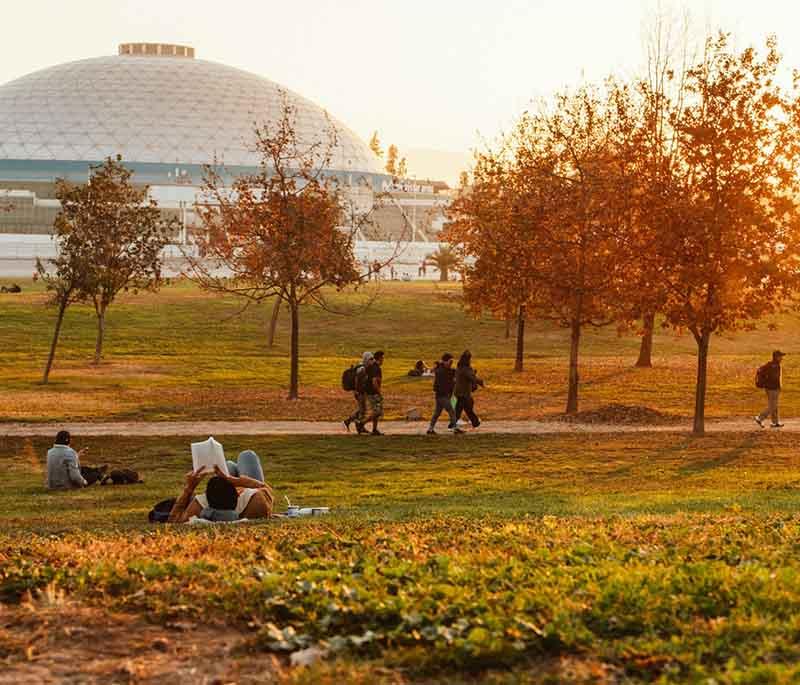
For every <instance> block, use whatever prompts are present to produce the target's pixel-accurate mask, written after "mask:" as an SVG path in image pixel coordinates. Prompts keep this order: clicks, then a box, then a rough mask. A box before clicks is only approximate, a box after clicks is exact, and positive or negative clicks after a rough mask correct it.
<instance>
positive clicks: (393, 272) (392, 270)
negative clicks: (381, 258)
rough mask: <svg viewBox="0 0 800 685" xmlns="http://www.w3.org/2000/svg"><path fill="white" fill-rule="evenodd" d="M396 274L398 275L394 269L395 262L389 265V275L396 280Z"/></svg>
mask: <svg viewBox="0 0 800 685" xmlns="http://www.w3.org/2000/svg"><path fill="white" fill-rule="evenodd" d="M396 276H397V275H396V273H395V270H394V264H392V265H391V266H390V267H389V277H390V278H391V279H392V280H393V281H394V280H396Z"/></svg>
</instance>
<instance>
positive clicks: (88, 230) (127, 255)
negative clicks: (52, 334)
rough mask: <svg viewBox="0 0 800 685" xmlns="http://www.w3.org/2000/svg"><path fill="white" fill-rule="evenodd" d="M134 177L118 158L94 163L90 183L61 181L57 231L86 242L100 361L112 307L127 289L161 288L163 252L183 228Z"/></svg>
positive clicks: (87, 287)
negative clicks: (134, 183)
mask: <svg viewBox="0 0 800 685" xmlns="http://www.w3.org/2000/svg"><path fill="white" fill-rule="evenodd" d="M132 175H133V172H131V171H130V170H128V169H126V168H125V167H124V166H123V164H122V158H121V157H119V156H118V157H117V158H116V159H112V158H108V159H107V160H106V161H105V162H104V163H103V164H101V165H98V166H93V167H91V169H90V177H89V181H88V183H85V184H80V185H73V184H71V183H68V182H66V181H64V180H59V181H58V182H57V183H56V197H57V198H58V200H59V201H60V202H61V210H60V211H59V213H58V215H57V216H56V220H55V232H56V235H60V236H67V235H68V236H70V243H69V244H70V245H71V244H73V242H72V241H73V240H74V241H75V243H79V244H80V245H81V246H82V247H81V248H80V249H81V252H82V254H83V255H84V256H83V257H82V259H81V265H82V267H83V268H84V269H85V273H84V274H83V277H82V279H81V284H80V296H81V298H82V299H87V300H90V301H91V302H92V303H93V304H94V309H95V314H96V315H97V339H96V343H95V354H94V363H95V364H99V363H100V361H101V359H102V355H103V340H104V336H105V324H106V312H107V310H108V308H109V306H110V305H111V304H112V303H113V302H114V300H115V299H116V297H117V295H118V294H119V293H120V292H121V291H123V290H129V289H134V290H157V289H158V287H159V284H160V281H161V251H162V250H163V248H164V246H165V245H166V244H167V243H168V242H169V240H170V237H171V235H172V234H173V233H174V232H175V231H176V230H177V228H178V222H177V219H165V218H163V217H162V216H161V212H160V211H159V209H158V204H157V203H156V201H155V200H153V199H151V198H149V197H148V196H149V188H148V187H147V186H145V187H141V188H137V187H136V186H134V185H133V183H132V182H131V178H132Z"/></svg>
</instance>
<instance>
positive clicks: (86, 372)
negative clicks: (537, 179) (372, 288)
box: [0, 282, 800, 421]
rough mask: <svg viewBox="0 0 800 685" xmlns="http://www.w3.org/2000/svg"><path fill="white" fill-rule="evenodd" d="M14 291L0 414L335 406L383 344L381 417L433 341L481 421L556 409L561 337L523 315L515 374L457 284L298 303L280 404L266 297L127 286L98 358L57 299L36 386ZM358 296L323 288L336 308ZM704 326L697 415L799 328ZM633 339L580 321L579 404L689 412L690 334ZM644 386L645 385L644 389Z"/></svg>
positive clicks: (715, 411)
mask: <svg viewBox="0 0 800 685" xmlns="http://www.w3.org/2000/svg"><path fill="white" fill-rule="evenodd" d="M22 285H23V287H24V289H25V292H24V293H23V294H22V295H0V340H2V341H3V344H2V348H1V349H0V386H2V387H3V388H4V390H5V392H3V393H2V395H0V421H20V420H26V421H31V420H32V421H44V420H64V419H73V420H109V419H146V420H165V419H220V420H223V419H270V418H274V419H295V418H307V419H326V420H328V419H340V418H341V417H342V416H343V415H345V414H346V413H349V410H350V404H351V402H350V398H349V397H348V396H347V395H346V394H345V393H343V392H342V390H341V389H340V376H341V373H342V371H343V369H344V368H345V367H346V366H347V365H348V364H350V363H351V362H352V361H353V360H354V359H355V358H356V357H357V356H359V355H360V353H361V352H362V351H363V350H365V349H370V350H375V349H377V348H382V349H384V350H386V352H387V361H386V364H385V367H384V375H385V388H386V394H387V403H386V404H387V415H388V417H389V418H400V417H402V416H404V415H405V413H406V412H407V411H408V410H409V409H411V408H418V409H419V410H420V411H421V412H422V413H423V415H427V414H428V413H429V412H430V405H431V391H430V381H429V379H411V378H408V377H407V376H406V372H407V371H408V369H409V368H411V366H412V365H413V363H414V361H415V360H416V359H419V358H422V359H425V360H426V361H428V363H432V362H433V360H434V359H436V358H438V357H439V356H440V355H441V354H442V352H444V351H451V352H453V353H455V354H458V353H460V351H462V350H463V349H465V348H470V349H471V350H472V351H473V354H474V359H475V366H476V368H477V369H478V371H479V373H480V374H481V375H483V376H484V378H485V379H486V380H487V383H488V389H487V390H486V391H485V392H481V393H480V394H479V395H478V398H477V408H478V411H479V413H481V414H482V415H483V416H484V417H485V418H488V419H492V418H495V419H497V418H512V419H513V418H519V419H522V418H541V417H547V416H552V415H554V414H557V413H559V412H561V411H563V406H564V403H565V398H566V394H565V393H566V376H567V349H568V347H567V334H566V332H565V331H563V330H561V329H558V328H554V327H552V326H551V325H549V324H546V323H543V322H532V323H531V324H530V325H529V327H528V333H527V337H526V344H527V347H526V360H525V371H524V372H523V373H522V374H515V373H513V372H512V371H511V369H512V368H513V360H512V357H513V354H514V340H513V338H512V339H508V340H507V339H505V337H504V330H505V326H504V324H503V323H502V322H497V321H493V320H491V319H488V318H484V319H480V320H475V319H473V318H470V317H469V316H467V315H465V314H464V312H463V310H462V306H461V302H460V287H459V286H458V284H444V285H440V284H436V283H389V284H382V285H381V287H380V291H379V293H378V294H379V297H378V299H377V300H376V301H375V302H374V304H373V305H372V306H371V307H370V308H369V309H367V310H366V311H360V312H359V313H358V314H356V315H355V316H342V315H341V314H332V313H328V312H324V311H322V310H320V309H318V308H308V309H306V310H304V311H303V313H302V315H301V334H302V338H301V356H302V360H301V383H302V388H301V392H302V395H303V397H302V399H301V400H300V401H298V402H292V403H288V402H286V401H285V396H286V385H287V383H288V358H287V353H288V330H287V323H288V322H287V317H286V316H285V315H284V316H282V318H281V320H280V325H279V330H278V336H277V343H276V346H275V348H274V349H268V348H267V347H266V327H267V322H268V319H269V314H270V311H269V307H266V306H264V307H261V308H252V309H250V310H248V311H246V312H244V313H243V314H242V315H240V316H239V315H237V313H238V312H239V311H240V308H241V303H239V302H237V301H235V300H233V299H224V298H223V299H220V298H217V297H213V296H209V295H206V294H204V293H202V292H200V291H199V290H197V289H196V288H195V287H194V286H193V285H191V284H187V283H176V284H173V285H170V286H168V287H166V288H164V289H163V290H162V291H161V292H159V293H157V294H149V293H146V294H143V293H140V294H132V293H130V294H127V295H125V296H124V297H122V298H121V299H120V301H119V302H118V303H117V304H115V305H114V306H113V307H112V308H111V309H110V310H109V317H108V333H107V347H106V352H107V362H106V363H105V364H104V365H103V366H101V367H100V368H99V369H96V368H94V367H92V366H91V365H90V364H89V360H90V358H91V355H92V352H93V346H94V325H95V322H94V315H93V311H92V310H91V309H90V308H88V307H83V306H81V307H74V308H72V309H70V310H69V312H68V314H67V318H66V321H65V328H64V331H63V335H62V343H61V346H60V348H59V353H58V358H57V362H56V367H55V369H54V372H53V375H52V376H51V380H52V382H51V385H49V386H47V387H43V386H41V385H40V384H39V380H40V376H41V372H42V368H43V364H44V360H45V358H46V355H47V349H48V345H49V341H50V336H51V333H52V326H53V322H54V317H55V312H54V311H53V310H52V309H48V308H46V307H45V306H44V300H45V296H44V293H43V292H42V291H41V286H40V285H38V284H32V283H29V282H25V283H22ZM368 296H369V294H368V293H364V294H362V295H359V296H357V297H355V298H354V297H352V296H347V297H345V296H334V297H333V298H332V302H333V304H334V305H335V306H336V307H337V308H340V309H342V308H344V309H347V308H350V309H351V310H352V309H353V308H354V307H355V306H356V305H357V304H358V303H363V302H364V301H365V299H366V298H367V297H368ZM767 323H769V322H764V326H763V328H764V330H760V331H754V332H749V333H746V334H740V335H737V336H736V337H718V338H715V339H714V340H713V341H712V358H711V367H710V381H709V382H710V388H709V396H708V408H707V415H708V416H710V417H727V416H742V415H745V416H746V415H752V414H753V413H755V410H756V408H760V405H761V404H762V397H761V394H760V393H759V392H757V391H756V390H755V388H754V387H753V376H754V369H755V368H756V367H757V366H758V365H760V364H761V363H763V361H764V360H765V359H766V358H767V356H768V354H769V352H770V351H771V350H772V349H774V348H777V347H781V348H787V349H786V351H788V352H789V353H791V352H792V351H793V347H792V343H793V341H794V340H795V339H796V338H797V335H798V334H799V333H800V321H799V320H798V317H797V316H796V315H791V316H785V317H783V318H782V319H781V320H779V321H778V322H777V323H779V324H780V326H779V328H778V330H777V331H771V330H767V328H766V327H767ZM637 351H638V339H637V338H636V337H635V336H633V335H627V336H620V335H618V334H617V332H616V331H615V330H612V329H605V330H602V331H587V332H586V334H585V339H584V344H583V346H582V363H581V380H582V387H581V401H582V407H581V408H582V409H593V408H596V407H598V406H601V405H604V404H608V403H611V402H621V403H625V404H634V405H644V406H649V407H652V408H654V409H658V410H660V411H662V412H665V413H669V414H675V415H679V416H688V415H690V414H691V411H692V406H693V389H694V376H695V357H694V353H695V346H694V342H693V340H692V339H691V337H690V336H678V335H675V334H673V333H671V332H668V331H659V332H658V334H657V335H656V341H655V364H656V367H655V368H654V369H648V370H641V369H635V368H633V363H634V361H635V359H636V355H637ZM784 378H785V383H786V386H787V390H786V392H785V393H784V396H783V398H782V404H783V408H784V410H785V413H786V414H787V415H791V414H793V413H798V411H800V393H798V392H797V391H796V390H795V388H796V387H797V386H798V385H800V383H798V382H797V381H798V380H800V370H798V369H796V367H795V365H794V364H793V362H792V356H789V357H787V360H786V364H785V371H784ZM654 389H657V392H654Z"/></svg>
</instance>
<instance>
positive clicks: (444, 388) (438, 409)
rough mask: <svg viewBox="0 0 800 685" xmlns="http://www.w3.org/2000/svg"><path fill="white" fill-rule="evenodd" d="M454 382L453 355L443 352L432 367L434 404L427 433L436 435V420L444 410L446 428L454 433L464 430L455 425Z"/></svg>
mask: <svg viewBox="0 0 800 685" xmlns="http://www.w3.org/2000/svg"><path fill="white" fill-rule="evenodd" d="M455 382H456V371H455V369H454V368H453V355H452V354H450V353H449V352H445V353H444V354H443V355H442V360H441V361H439V362H436V365H435V367H434V369H433V397H434V400H435V402H436V406H435V407H434V410H433V416H431V423H430V426H428V435H436V430H435V428H436V422H437V421H438V420H439V416H441V414H442V412H443V411H446V412H447V415H448V416H449V417H450V423H449V425H448V428H450V430H452V431H453V432H454V433H463V432H464V431H462V430H461V429H460V428H459V427H458V426H456V410H455V408H454V407H453V390H454V388H455Z"/></svg>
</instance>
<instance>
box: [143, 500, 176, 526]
mask: <svg viewBox="0 0 800 685" xmlns="http://www.w3.org/2000/svg"><path fill="white" fill-rule="evenodd" d="M174 506H175V498H174V497H173V498H172V499H164V500H161V501H160V502H158V503H157V504H156V505H155V506H154V507H153V508H152V509H151V510H150V513H149V514H148V515H147V520H148V521H150V523H166V522H167V521H168V520H169V512H171V511H172V507H174Z"/></svg>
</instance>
